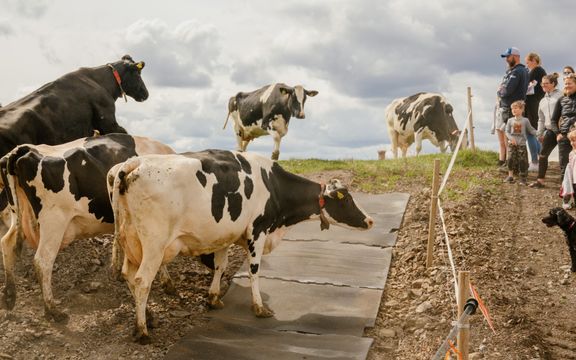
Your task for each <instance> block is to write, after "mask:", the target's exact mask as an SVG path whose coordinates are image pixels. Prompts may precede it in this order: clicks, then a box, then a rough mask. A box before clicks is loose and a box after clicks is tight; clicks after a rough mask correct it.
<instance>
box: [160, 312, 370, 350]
mask: <svg viewBox="0 0 576 360" xmlns="http://www.w3.org/2000/svg"><path fill="white" fill-rule="evenodd" d="M371 344H372V339H370V338H363V337H356V336H343V335H309V334H298V333H292V332H285V331H269V330H261V329H257V328H253V327H249V326H243V325H239V324H233V323H227V322H223V321H218V320H216V319H213V320H211V321H210V322H209V323H208V324H206V325H205V326H203V327H201V328H198V329H195V331H194V332H193V333H192V334H190V335H187V336H185V337H184V338H182V340H180V341H179V342H178V343H176V344H175V345H174V346H172V348H171V349H170V350H169V351H168V354H166V357H165V359H167V360H188V359H195V360H204V359H206V360H214V359H235V360H270V359H274V360H295V359H300V360H301V359H309V360H310V359H318V360H320V359H330V360H334V359H341V360H344V359H359V360H360V359H365V358H366V356H367V354H368V350H369V349H370V345H371Z"/></svg>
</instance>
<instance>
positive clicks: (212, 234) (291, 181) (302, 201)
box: [108, 150, 373, 343]
mask: <svg viewBox="0 0 576 360" xmlns="http://www.w3.org/2000/svg"><path fill="white" fill-rule="evenodd" d="M108 186H109V191H111V192H112V207H113V208H114V215H115V218H116V223H115V225H116V231H115V238H116V239H115V240H116V241H118V243H119V244H120V245H121V247H122V248H123V250H124V265H123V267H122V274H123V275H124V277H125V278H126V280H127V282H128V286H129V288H130V291H131V292H132V294H133V296H134V300H135V303H136V339H137V340H138V341H140V342H142V343H146V342H148V341H149V337H148V329H147V327H146V312H147V309H146V303H147V300H148V294H149V292H150V286H151V284H152V281H153V280H154V277H155V276H156V272H157V271H158V269H159V268H160V266H161V265H162V264H166V263H168V262H170V261H171V260H172V259H173V258H174V257H175V256H176V255H178V254H179V253H183V254H186V255H200V254H209V253H212V252H214V253H215V257H214V260H215V265H216V266H215V274H214V279H213V282H212V285H211V286H210V290H209V298H210V301H211V303H212V305H213V306H216V307H221V306H222V305H223V304H222V302H221V300H220V299H219V298H220V277H221V275H222V273H223V271H224V269H225V267H226V264H227V248H228V246H230V245H231V244H234V243H236V244H238V245H241V246H243V247H244V248H245V249H246V253H247V256H248V258H249V263H250V266H249V268H250V271H249V274H250V280H251V284H252V310H253V311H254V313H255V314H256V316H258V317H269V316H272V315H273V312H272V311H271V310H270V309H268V308H267V307H266V306H265V305H264V304H263V302H262V298H261V295H260V288H259V282H258V272H259V269H260V261H261V256H262V254H263V253H265V252H266V251H270V250H271V249H272V248H273V247H274V246H276V245H277V244H278V243H279V242H280V240H281V239H282V237H283V236H284V234H285V233H286V231H287V230H288V229H289V228H290V226H292V225H295V224H297V223H299V222H302V221H306V220H320V221H321V228H327V227H328V226H329V224H336V225H340V226H344V227H348V228H353V229H364V230H366V229H370V228H371V227H372V225H373V220H372V218H371V217H370V216H368V215H367V214H366V213H365V212H364V211H362V210H361V209H360V208H359V207H358V206H357V205H356V203H355V202H354V199H352V196H351V195H350V194H349V193H348V191H347V189H346V188H344V187H343V186H342V185H341V184H340V182H339V181H338V180H333V181H331V182H330V183H329V184H328V185H327V186H323V185H321V184H318V183H316V182H313V181H311V180H308V179H305V178H302V177H300V176H297V175H294V174H291V173H289V172H287V171H285V170H284V169H282V168H281V167H280V166H279V165H278V164H277V163H276V162H273V161H271V160H268V159H265V158H263V157H260V156H257V155H255V154H251V153H235V152H230V151H222V150H208V151H204V152H198V153H187V154H182V155H166V156H163V157H160V156H154V155H149V156H141V157H137V158H134V159H130V160H128V161H126V162H125V163H123V164H119V165H117V166H115V167H114V168H112V169H111V170H110V171H109V173H108Z"/></svg>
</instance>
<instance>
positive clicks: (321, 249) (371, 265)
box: [235, 241, 392, 290]
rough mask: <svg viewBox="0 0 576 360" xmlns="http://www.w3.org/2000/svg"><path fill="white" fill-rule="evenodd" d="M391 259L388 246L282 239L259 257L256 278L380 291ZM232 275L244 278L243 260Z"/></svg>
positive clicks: (245, 267) (245, 269)
mask: <svg viewBox="0 0 576 360" xmlns="http://www.w3.org/2000/svg"><path fill="white" fill-rule="evenodd" d="M391 260H392V249H391V248H379V247H373V246H364V245H358V244H342V243H336V242H323V241H283V242H282V243H281V244H280V245H279V246H278V247H277V248H276V249H274V251H272V252H271V253H270V254H268V255H265V256H263V257H262V263H261V267H260V269H261V270H260V277H263V278H273V279H281V280H288V281H297V282H301V283H316V284H331V285H340V286H353V287H363V288H371V289H382V290H383V289H384V285H385V284H386V278H387V276H388V270H389V268H390V261H391ZM235 277H248V273H247V266H246V263H244V264H243V265H242V267H241V268H240V270H239V271H238V273H237V274H236V275H235Z"/></svg>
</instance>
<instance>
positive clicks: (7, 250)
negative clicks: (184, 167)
mask: <svg viewBox="0 0 576 360" xmlns="http://www.w3.org/2000/svg"><path fill="white" fill-rule="evenodd" d="M172 153H174V151H173V150H172V149H171V148H170V147H168V146H166V145H164V144H161V143H159V142H157V141H154V140H151V139H148V138H144V137H139V136H130V135H127V134H111V135H105V136H97V137H90V138H84V139H78V140H75V141H72V142H69V143H66V144H61V145H55V146H50V145H28V144H26V145H20V146H18V147H16V148H15V149H14V150H12V151H11V152H10V153H8V154H7V155H6V156H4V157H3V158H2V159H1V160H0V175H1V177H2V180H3V181H4V183H5V184H6V194H7V198H8V202H9V205H8V208H9V209H10V212H11V215H12V221H11V226H10V228H9V230H8V232H7V233H6V235H5V236H4V237H3V238H2V241H1V244H2V255H3V260H4V271H5V273H6V274H5V275H6V282H5V284H4V297H3V299H2V303H3V304H2V305H3V307H5V308H7V309H10V310H11V309H12V308H14V305H15V302H16V285H15V281H14V265H15V262H16V250H17V248H19V247H20V246H21V242H22V240H23V239H22V236H23V237H24V240H26V242H27V243H28V244H29V245H30V246H31V247H32V248H35V249H37V250H36V254H35V255H34V267H35V268H36V273H37V275H38V280H39V282H40V286H41V288H42V295H43V298H44V308H45V314H46V317H47V318H50V319H54V320H56V321H66V320H67V318H68V315H67V314H65V313H64V312H62V311H60V310H58V309H57V308H56V305H55V304H54V299H53V295H52V285H51V282H52V268H53V266H54V261H55V259H56V256H57V255H58V251H59V250H60V249H61V248H62V247H64V246H66V245H68V244H69V243H70V242H72V241H73V240H75V239H77V238H85V237H90V236H95V235H99V234H103V233H110V232H112V230H113V229H114V225H113V223H114V216H113V213H112V207H111V205H110V200H109V195H108V192H107V188H106V174H107V172H108V170H109V169H110V168H111V167H112V166H113V165H115V164H117V163H119V162H122V161H125V160H127V159H129V158H130V157H133V156H137V155H143V154H172ZM163 270H165V269H163Z"/></svg>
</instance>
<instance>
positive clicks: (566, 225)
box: [542, 207, 576, 272]
mask: <svg viewBox="0 0 576 360" xmlns="http://www.w3.org/2000/svg"><path fill="white" fill-rule="evenodd" d="M542 222H543V223H544V224H546V226H548V227H552V226H554V225H557V226H558V227H559V228H560V229H562V230H564V235H566V242H567V243H568V249H569V250H570V257H571V258H572V269H571V270H572V272H576V226H575V224H576V220H574V218H573V217H572V216H571V215H570V214H568V213H567V212H566V210H564V209H562V208H560V207H556V208H553V209H550V213H549V214H548V216H546V217H545V218H543V219H542Z"/></svg>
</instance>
